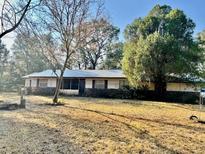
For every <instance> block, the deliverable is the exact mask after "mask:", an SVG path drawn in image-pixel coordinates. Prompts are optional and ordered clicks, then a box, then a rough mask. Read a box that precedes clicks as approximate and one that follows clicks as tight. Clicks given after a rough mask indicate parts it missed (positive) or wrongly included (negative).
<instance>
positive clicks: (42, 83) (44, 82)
mask: <svg viewBox="0 0 205 154" xmlns="http://www.w3.org/2000/svg"><path fill="white" fill-rule="evenodd" d="M47 86H48V80H47V79H40V80H39V87H40V88H45V87H47Z"/></svg>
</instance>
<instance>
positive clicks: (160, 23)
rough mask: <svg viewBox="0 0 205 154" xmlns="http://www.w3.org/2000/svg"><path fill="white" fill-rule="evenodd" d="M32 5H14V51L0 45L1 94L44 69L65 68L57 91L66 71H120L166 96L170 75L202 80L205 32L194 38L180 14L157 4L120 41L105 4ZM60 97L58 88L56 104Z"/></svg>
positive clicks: (87, 0) (76, 0)
mask: <svg viewBox="0 0 205 154" xmlns="http://www.w3.org/2000/svg"><path fill="white" fill-rule="evenodd" d="M26 2H27V3H26ZM34 2H35V4H34V3H32V1H19V3H17V4H16V5H17V6H18V7H16V8H22V9H20V10H21V11H22V12H21V13H20V14H19V18H18V19H19V21H20V22H16V23H17V24H16V27H15V28H14V29H15V33H16V38H15V41H14V45H13V47H12V48H11V50H10V51H9V50H7V49H6V48H5V46H4V45H3V44H2V42H0V43H1V44H0V77H1V81H0V90H10V89H17V88H18V87H20V86H21V85H23V80H22V76H24V75H27V74H30V73H33V72H38V71H42V70H45V69H52V70H53V71H54V72H55V71H56V70H61V73H60V75H57V77H58V79H59V80H58V86H57V89H59V88H60V85H61V81H62V77H63V74H64V71H65V69H66V68H68V69H121V68H122V69H123V71H124V73H125V74H126V76H127V77H128V80H129V83H130V85H131V86H133V87H142V86H144V83H146V82H148V81H152V82H154V83H155V91H156V93H157V94H158V95H159V97H162V96H163V95H164V93H165V92H166V83H167V81H168V79H169V76H170V74H174V75H178V76H180V77H182V78H183V77H187V75H189V76H202V77H203V76H204V74H203V73H204V72H203V66H204V62H203V61H204V45H203V44H204V41H205V32H204V31H203V32H201V33H200V34H198V35H197V38H193V32H194V28H195V24H194V22H193V21H192V20H191V19H190V18H188V17H187V16H186V15H185V14H184V12H183V11H181V10H178V9H172V8H171V7H170V6H167V5H163V6H160V5H156V6H155V7H154V8H153V9H152V10H151V11H150V12H149V14H148V15H147V16H145V17H143V18H138V19H136V20H134V22H133V23H132V24H130V25H128V26H127V27H126V29H125V32H124V34H125V42H124V43H122V42H120V41H119V38H118V35H119V32H120V30H119V28H117V27H116V26H114V25H113V24H112V23H111V21H110V20H109V17H108V16H107V15H106V14H105V11H104V2H103V1H101V0H96V1H92V0H68V1H64V0H59V1H56V0H40V1H36V0H35V1H34ZM28 5H29V6H28ZM8 7H9V6H8ZM27 7H28V8H27ZM26 8H27V9H26ZM25 9H26V10H25ZM17 10H18V9H17ZM14 12H18V11H14ZM24 12H25V13H24ZM8 13H9V12H8ZM16 15H17V16H18V14H16ZM10 18H12V17H10ZM23 18H24V20H23ZM1 20H2V21H4V18H3V17H2V16H1ZM8 20H9V19H6V20H5V21H8ZM10 20H11V19H10ZM11 25H12V24H11ZM14 25H15V24H14ZM17 27H18V28H17ZM11 28H12V27H9V28H8V29H11ZM3 29H6V28H5V27H3ZM142 83H143V84H142ZM58 95H59V91H58V90H56V93H55V96H54V99H53V101H54V102H55V103H57V102H58Z"/></svg>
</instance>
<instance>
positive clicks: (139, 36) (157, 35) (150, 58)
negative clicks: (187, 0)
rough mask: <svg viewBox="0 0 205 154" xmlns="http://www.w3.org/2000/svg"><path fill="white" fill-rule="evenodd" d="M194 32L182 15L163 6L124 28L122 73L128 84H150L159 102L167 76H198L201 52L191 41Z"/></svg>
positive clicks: (155, 8) (195, 43)
mask: <svg viewBox="0 0 205 154" xmlns="http://www.w3.org/2000/svg"><path fill="white" fill-rule="evenodd" d="M194 28H195V24H194V22H193V21H192V20H191V19H190V18H188V17H187V16H186V15H185V14H184V12H183V11H181V10H178V9H172V8H171V7H170V6H167V5H163V6H160V5H156V6H155V7H154V8H153V9H152V10H151V11H150V12H149V14H148V15H147V16H146V17H144V18H139V19H136V20H135V21H134V22H133V23H132V24H130V25H128V26H127V28H126V30H125V37H126V43H125V47H124V58H123V70H124V72H125V74H126V75H127V77H128V80H129V81H130V83H131V84H132V85H133V86H139V85H140V84H142V83H145V82H147V81H152V82H154V84H155V92H156V94H157V96H158V97H160V98H162V97H163V96H164V94H165V92H166V84H167V81H168V78H169V76H170V75H177V76H181V77H188V76H189V77H190V76H196V75H199V74H200V72H199V70H200V69H199V65H200V63H201V61H202V52H201V50H200V48H199V46H198V43H197V42H195V41H194V39H193V30H194ZM188 74H189V75H188Z"/></svg>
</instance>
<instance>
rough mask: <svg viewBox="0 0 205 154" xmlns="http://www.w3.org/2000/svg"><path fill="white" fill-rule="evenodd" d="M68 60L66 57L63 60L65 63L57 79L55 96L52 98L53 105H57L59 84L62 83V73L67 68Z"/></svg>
mask: <svg viewBox="0 0 205 154" xmlns="http://www.w3.org/2000/svg"><path fill="white" fill-rule="evenodd" d="M68 59H69V57H68V56H67V58H66V60H65V63H64V66H63V69H62V70H61V74H60V77H59V78H58V81H57V86H56V90H55V94H54V96H53V104H58V103H59V102H58V96H59V93H60V88H61V84H62V81H63V75H64V72H65V69H66V66H67V62H68Z"/></svg>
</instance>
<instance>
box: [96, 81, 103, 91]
mask: <svg viewBox="0 0 205 154" xmlns="http://www.w3.org/2000/svg"><path fill="white" fill-rule="evenodd" d="M95 88H96V89H105V81H104V80H95Z"/></svg>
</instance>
